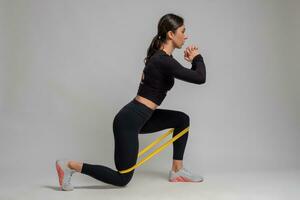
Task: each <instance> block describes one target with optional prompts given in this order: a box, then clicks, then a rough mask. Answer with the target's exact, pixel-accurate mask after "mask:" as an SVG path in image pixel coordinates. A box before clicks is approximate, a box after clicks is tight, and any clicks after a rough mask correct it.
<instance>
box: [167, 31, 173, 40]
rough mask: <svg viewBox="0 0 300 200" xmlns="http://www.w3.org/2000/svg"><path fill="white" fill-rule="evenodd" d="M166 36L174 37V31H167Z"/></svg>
mask: <svg viewBox="0 0 300 200" xmlns="http://www.w3.org/2000/svg"><path fill="white" fill-rule="evenodd" d="M167 36H168V37H169V38H170V39H173V38H174V33H173V32H172V31H168V32H167Z"/></svg>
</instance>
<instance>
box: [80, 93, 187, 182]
mask: <svg viewBox="0 0 300 200" xmlns="http://www.w3.org/2000/svg"><path fill="white" fill-rule="evenodd" d="M189 124H190V119H189V116H188V115H187V114H186V113H184V112H181V111H175V110H167V109H158V108H157V109H155V110H152V109H151V108H149V107H147V106H146V105H144V104H142V103H140V102H138V101H137V100H135V99H133V100H131V101H130V102H129V103H128V104H126V105H125V106H124V107H123V108H122V109H121V110H120V111H119V112H118V113H117V115H116V116H115V118H114V120H113V133H114V139H115V153H114V160H115V165H116V168H117V170H118V171H116V170H113V169H111V168H108V167H106V166H103V165H93V164H88V163H83V166H82V171H81V173H82V174H86V175H89V176H91V177H93V178H95V179H97V180H100V181H102V182H105V183H108V184H112V185H116V186H125V185H127V184H128V183H129V181H130V180H131V178H132V176H133V173H134V170H132V171H130V172H127V173H124V174H121V173H119V171H122V170H125V169H128V168H130V167H132V166H134V165H135V164H136V162H137V155H138V152H139V140H138V134H146V133H153V132H157V131H160V130H163V129H169V128H174V132H173V137H174V136H175V135H177V134H178V133H180V132H181V131H182V130H183V129H185V128H186V127H188V126H189ZM187 139H188V132H187V133H185V134H184V135H183V136H181V137H180V138H178V139H177V140H176V141H175V142H173V159H174V160H183V154H184V149H185V146H186V143H187Z"/></svg>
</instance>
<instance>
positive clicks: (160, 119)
mask: <svg viewBox="0 0 300 200" xmlns="http://www.w3.org/2000/svg"><path fill="white" fill-rule="evenodd" d="M186 39H187V37H186V36H185V26H184V20H183V18H182V17H180V16H178V15H175V14H172V13H169V14H166V15H164V16H163V17H162V18H161V19H160V20H159V23H158V33H157V35H156V36H155V37H154V38H153V40H152V42H151V45H150V47H149V48H148V51H147V57H146V58H145V59H144V62H145V68H144V70H143V74H142V77H141V81H140V84H139V89H138V92H137V96H136V97H135V98H134V99H132V100H131V101H130V102H129V103H128V104H126V105H125V106H124V107H123V108H122V109H121V110H120V111H119V112H118V113H117V115H116V116H115V118H114V120H113V133H114V139H115V152H114V160H115V165H116V168H117V170H118V171H116V170H113V169H110V168H108V167H106V166H103V165H93V164H88V163H84V162H77V161H73V160H66V159H64V160H57V161H56V169H57V172H58V176H59V183H60V189H61V190H62V189H63V190H73V186H72V185H71V183H70V180H71V176H72V174H73V173H75V172H79V173H82V174H86V175H89V176H91V177H93V178H95V179H97V180H100V181H102V182H105V183H108V184H112V185H116V186H125V185H127V184H128V183H129V181H130V180H131V178H132V176H133V173H134V170H132V171H130V172H127V173H120V172H119V171H122V170H125V169H128V168H130V167H132V166H134V165H135V164H136V162H137V155H138V149H139V141H138V134H146V133H153V132H157V131H160V130H163V129H169V128H174V132H173V137H174V136H175V135H176V134H178V133H180V132H181V131H182V130H183V129H185V128H186V127H188V126H189V123H190V119H189V116H188V115H187V114H186V113H184V112H181V111H175V110H167V109H158V108H157V107H158V106H159V105H160V104H161V102H162V101H163V99H164V98H165V96H166V94H167V91H168V90H170V89H171V88H172V87H173V85H174V78H177V79H180V80H183V81H186V82H190V83H194V84H203V83H205V80H206V69H205V64H204V61H203V57H202V55H201V54H200V53H199V52H198V48H197V47H196V46H194V45H191V46H189V47H187V48H186V50H185V51H184V59H185V60H187V61H188V62H190V63H191V64H192V67H191V69H187V68H185V67H183V66H182V65H181V64H180V63H179V62H177V61H176V60H175V59H174V58H173V56H172V52H173V50H174V49H175V48H179V49H180V48H181V47H182V46H183V44H184V41H185V40H186ZM187 139H188V132H187V133H186V134H184V135H183V136H181V137H180V138H179V139H177V140H176V141H175V142H173V164H172V170H170V171H169V181H170V182H201V181H203V178H202V177H201V176H197V175H194V174H192V173H191V172H190V171H189V170H187V169H186V168H185V167H183V161H182V160H183V155H184V150H185V146H186V143H187Z"/></svg>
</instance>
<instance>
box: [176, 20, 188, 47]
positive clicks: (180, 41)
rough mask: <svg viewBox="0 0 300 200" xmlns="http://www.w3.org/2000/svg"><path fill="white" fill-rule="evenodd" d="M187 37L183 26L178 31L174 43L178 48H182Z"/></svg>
mask: <svg viewBox="0 0 300 200" xmlns="http://www.w3.org/2000/svg"><path fill="white" fill-rule="evenodd" d="M186 39H187V36H186V35H185V26H184V25H182V26H180V27H178V28H177V29H176V32H175V34H174V37H173V43H174V46H175V47H176V48H179V49H180V48H181V47H182V46H183V45H184V42H185V40H186Z"/></svg>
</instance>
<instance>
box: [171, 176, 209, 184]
mask: <svg viewBox="0 0 300 200" xmlns="http://www.w3.org/2000/svg"><path fill="white" fill-rule="evenodd" d="M169 182H173V183H174V182H192V183H199V182H203V180H200V181H193V180H191V179H189V178H186V177H182V176H178V177H176V178H174V179H171V180H169Z"/></svg>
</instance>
